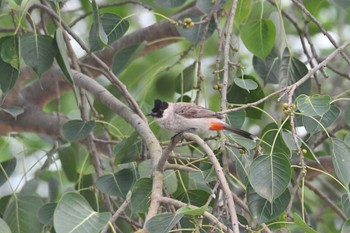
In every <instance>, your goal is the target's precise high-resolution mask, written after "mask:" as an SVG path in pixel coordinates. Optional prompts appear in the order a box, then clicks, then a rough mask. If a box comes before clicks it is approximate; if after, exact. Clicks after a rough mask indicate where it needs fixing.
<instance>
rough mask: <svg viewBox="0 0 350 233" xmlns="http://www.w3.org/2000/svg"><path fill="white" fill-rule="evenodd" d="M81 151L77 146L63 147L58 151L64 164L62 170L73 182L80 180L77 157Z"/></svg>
mask: <svg viewBox="0 0 350 233" xmlns="http://www.w3.org/2000/svg"><path fill="white" fill-rule="evenodd" d="M78 154H79V150H78V149H77V146H76V145H71V146H69V147H63V148H62V147H61V148H59V150H58V156H59V158H60V161H61V164H62V170H63V172H64V174H65V175H66V177H67V179H68V180H69V181H71V182H75V181H77V179H78V178H79V176H78V172H77V167H78V165H77V156H76V155H78Z"/></svg>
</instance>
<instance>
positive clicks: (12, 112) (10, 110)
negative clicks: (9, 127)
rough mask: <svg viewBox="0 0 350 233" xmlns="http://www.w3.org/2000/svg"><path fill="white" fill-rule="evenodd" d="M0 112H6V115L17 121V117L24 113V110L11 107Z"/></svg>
mask: <svg viewBox="0 0 350 233" xmlns="http://www.w3.org/2000/svg"><path fill="white" fill-rule="evenodd" d="M2 110H3V111H4V112H7V113H8V114H10V115H11V116H12V117H13V118H15V120H16V119H17V117H18V116H19V115H21V114H22V113H24V109H23V108H22V107H18V106H11V107H8V108H4V109H2Z"/></svg>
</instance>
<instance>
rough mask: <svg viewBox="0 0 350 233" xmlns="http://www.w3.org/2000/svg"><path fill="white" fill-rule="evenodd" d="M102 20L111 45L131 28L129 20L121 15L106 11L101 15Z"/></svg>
mask: <svg viewBox="0 0 350 233" xmlns="http://www.w3.org/2000/svg"><path fill="white" fill-rule="evenodd" d="M101 22H102V26H103V29H104V31H105V32H106V34H107V37H108V44H109V45H110V44H112V43H113V42H114V41H116V40H118V39H120V38H121V37H122V36H123V35H124V34H125V33H126V32H127V31H128V29H129V22H128V21H126V20H125V19H123V18H122V17H120V16H119V15H115V14H111V13H105V14H103V15H102V16H101Z"/></svg>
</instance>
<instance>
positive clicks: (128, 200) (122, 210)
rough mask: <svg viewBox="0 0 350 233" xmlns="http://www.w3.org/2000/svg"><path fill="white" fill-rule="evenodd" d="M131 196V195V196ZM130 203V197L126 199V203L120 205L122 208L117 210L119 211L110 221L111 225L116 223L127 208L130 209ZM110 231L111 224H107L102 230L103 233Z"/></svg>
mask: <svg viewBox="0 0 350 233" xmlns="http://www.w3.org/2000/svg"><path fill="white" fill-rule="evenodd" d="M130 196H131V195H130ZM129 203H130V197H129V195H128V196H127V197H126V199H125V201H124V202H123V203H122V204H121V205H120V207H119V208H118V209H117V211H116V212H115V213H114V214H113V215H112V217H111V218H110V219H109V221H108V222H109V223H114V222H115V221H116V220H117V219H118V218H119V216H120V215H121V214H122V213H123V212H124V211H125V209H126V207H128V205H129ZM108 229H109V224H106V225H105V226H104V228H103V229H102V231H101V233H107V231H108Z"/></svg>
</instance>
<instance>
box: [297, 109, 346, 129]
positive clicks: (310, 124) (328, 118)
mask: <svg viewBox="0 0 350 233" xmlns="http://www.w3.org/2000/svg"><path fill="white" fill-rule="evenodd" d="M339 115H340V109H339V108H338V107H337V106H336V105H331V106H330V109H329V110H328V111H327V112H326V113H325V114H323V116H322V117H320V116H315V117H312V118H311V117H308V116H302V120H303V125H304V127H305V129H306V130H307V132H309V133H311V134H314V133H318V132H320V131H322V130H324V129H325V128H327V127H328V126H330V125H331V124H332V123H333V122H335V121H336V119H337V118H338V116H339Z"/></svg>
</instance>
